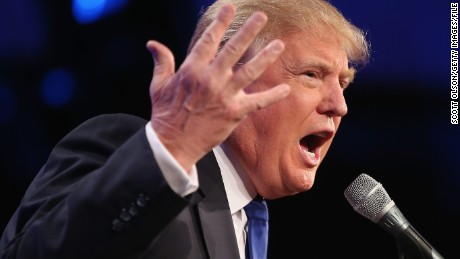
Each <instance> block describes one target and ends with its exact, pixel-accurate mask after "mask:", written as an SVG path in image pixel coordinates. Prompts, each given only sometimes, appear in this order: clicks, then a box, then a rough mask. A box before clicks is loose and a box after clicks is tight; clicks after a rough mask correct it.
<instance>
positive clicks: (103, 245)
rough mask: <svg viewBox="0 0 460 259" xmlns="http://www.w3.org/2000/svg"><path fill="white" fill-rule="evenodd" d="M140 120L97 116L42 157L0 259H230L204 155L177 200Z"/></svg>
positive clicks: (212, 162)
mask: <svg viewBox="0 0 460 259" xmlns="http://www.w3.org/2000/svg"><path fill="white" fill-rule="evenodd" d="M146 123H147V121H145V120H144V119H141V118H138V117H135V116H131V115H124V114H113V115H101V116H98V117H95V118H93V119H90V120H88V121H86V122H84V123H83V124H82V125H80V126H79V127H77V128H76V129H74V130H73V131H71V132H70V133H69V134H68V135H67V136H65V137H64V138H63V139H62V140H61V141H60V142H59V143H58V144H57V145H56V147H55V148H54V149H53V150H52V152H51V154H50V156H49V159H48V161H47V162H46V164H45V165H44V167H43V168H42V169H41V170H40V172H39V173H38V174H37V176H36V177H35V179H34V180H33V182H32V183H31V185H30V187H29V188H28V190H27V191H26V193H25V195H24V198H23V200H22V202H21V204H20V206H19V207H18V209H17V211H16V212H15V214H14V215H13V217H12V218H11V220H10V222H9V224H8V226H7V227H6V229H5V230H4V233H3V236H2V239H1V241H0V251H1V258H17V259H33V258H43V259H54V258H56V259H70V258H84V259H90V258H98V259H100V258H146V259H147V258H152V259H153V258H162V259H167V258H174V259H180V258H218V259H225V258H232V259H233V258H239V254H238V248H237V243H236V238H235V234H234V229H233V225H232V219H231V215H230V211H229V207H228V201H227V197H226V194H225V190H224V186H223V182H222V177H221V175H220V170H219V167H218V165H217V162H216V159H215V157H214V155H213V154H212V152H211V153H209V154H208V155H207V156H206V157H204V158H203V159H202V160H201V161H199V163H198V164H197V168H198V176H199V182H200V188H199V190H198V191H197V192H195V193H193V194H191V195H189V196H187V197H185V198H182V197H180V196H178V195H177V194H175V193H174V192H173V191H172V190H171V189H170V187H169V186H168V185H167V183H166V182H165V179H164V178H163V175H162V173H161V171H160V169H159V167H158V165H157V163H156V161H155V159H154V156H153V153H152V150H151V148H150V146H149V144H148V141H147V138H146V134H145V128H144V126H145V124H146Z"/></svg>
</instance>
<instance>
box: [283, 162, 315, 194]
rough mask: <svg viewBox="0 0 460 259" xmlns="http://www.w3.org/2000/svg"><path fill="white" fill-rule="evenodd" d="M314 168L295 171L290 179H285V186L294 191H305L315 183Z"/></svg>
mask: <svg viewBox="0 0 460 259" xmlns="http://www.w3.org/2000/svg"><path fill="white" fill-rule="evenodd" d="M315 177H316V168H314V169H307V170H305V169H303V170H301V172H300V173H299V172H298V171H297V172H296V174H295V176H291V177H290V180H291V181H287V182H286V184H287V187H288V188H289V189H290V190H292V191H293V192H295V193H299V192H305V191H308V190H310V189H311V188H312V187H313V184H314V183H315Z"/></svg>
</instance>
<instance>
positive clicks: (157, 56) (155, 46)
mask: <svg viewBox="0 0 460 259" xmlns="http://www.w3.org/2000/svg"><path fill="white" fill-rule="evenodd" d="M147 49H148V50H149V51H150V53H151V54H152V56H153V61H154V65H155V66H154V70H153V81H152V83H153V85H155V86H160V85H162V83H163V82H164V81H165V80H166V79H167V78H169V77H171V76H172V75H174V70H175V63H174V56H173V54H172V52H171V51H170V50H169V49H168V48H167V47H166V46H165V45H163V44H161V43H159V42H157V41H153V40H152V41H149V42H147Z"/></svg>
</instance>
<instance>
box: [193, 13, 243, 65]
mask: <svg viewBox="0 0 460 259" xmlns="http://www.w3.org/2000/svg"><path fill="white" fill-rule="evenodd" d="M235 12H236V10H235V7H234V6H233V5H232V4H225V5H224V6H223V7H222V8H221V9H220V10H219V13H218V14H217V16H216V19H215V20H214V21H212V23H211V24H210V25H209V27H208V28H206V30H205V31H204V32H203V34H202V35H201V36H200V38H199V39H198V40H197V42H196V43H195V46H193V48H192V50H191V51H190V54H189V57H190V58H191V59H193V60H194V62H196V61H198V62H206V64H208V63H209V62H211V60H213V59H214V57H215V55H216V52H217V49H218V48H219V44H220V40H221V39H222V37H223V36H224V34H225V31H226V30H227V28H228V27H229V26H230V23H231V22H232V19H233V17H234V16H235Z"/></svg>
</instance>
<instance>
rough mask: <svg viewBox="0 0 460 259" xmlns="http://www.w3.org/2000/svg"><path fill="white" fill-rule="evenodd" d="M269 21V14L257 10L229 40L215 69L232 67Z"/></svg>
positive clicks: (216, 61) (219, 56)
mask: <svg viewBox="0 0 460 259" xmlns="http://www.w3.org/2000/svg"><path fill="white" fill-rule="evenodd" d="M266 23H267V16H266V15H265V14H264V13H262V12H255V13H254V14H252V15H251V16H250V17H249V18H248V20H247V21H246V22H245V24H244V25H243V27H241V29H240V30H239V31H238V32H237V33H236V34H235V35H234V36H233V37H232V38H231V39H230V40H229V41H228V42H227V43H225V46H224V47H223V49H222V50H221V52H220V54H219V55H218V56H217V58H216V60H215V61H214V63H215V69H216V70H217V71H221V72H222V71H225V70H227V69H229V68H232V67H233V66H234V65H235V64H236V63H237V62H238V60H239V59H240V58H241V56H243V54H244V53H245V52H246V50H247V49H248V47H249V45H251V43H252V42H253V41H254V39H255V37H256V36H257V34H258V33H259V32H260V30H261V29H262V28H263V27H264V26H265V24H266Z"/></svg>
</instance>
